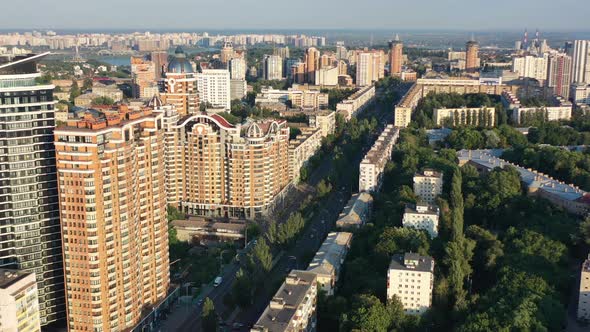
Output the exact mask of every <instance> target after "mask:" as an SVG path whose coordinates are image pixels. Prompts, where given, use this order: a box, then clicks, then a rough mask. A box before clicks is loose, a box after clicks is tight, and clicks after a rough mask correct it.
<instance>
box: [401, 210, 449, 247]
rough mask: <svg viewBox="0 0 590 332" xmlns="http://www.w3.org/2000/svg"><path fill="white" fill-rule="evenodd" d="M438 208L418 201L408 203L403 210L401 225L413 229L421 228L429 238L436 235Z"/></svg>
mask: <svg viewBox="0 0 590 332" xmlns="http://www.w3.org/2000/svg"><path fill="white" fill-rule="evenodd" d="M439 215H440V212H439V209H438V207H436V206H434V205H429V204H424V203H418V204H415V205H411V204H408V205H406V209H405V210H404V216H403V219H402V225H403V226H404V227H410V228H415V229H423V230H425V231H427V232H428V234H430V237H431V238H435V237H437V236H438V219H439Z"/></svg>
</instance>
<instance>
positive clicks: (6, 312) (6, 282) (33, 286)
mask: <svg viewBox="0 0 590 332" xmlns="http://www.w3.org/2000/svg"><path fill="white" fill-rule="evenodd" d="M40 322H41V320H40V318H39V299H38V291H37V280H36V279H35V273H25V272H23V271H19V270H8V269H0V331H2V332H35V331H41V323H40Z"/></svg>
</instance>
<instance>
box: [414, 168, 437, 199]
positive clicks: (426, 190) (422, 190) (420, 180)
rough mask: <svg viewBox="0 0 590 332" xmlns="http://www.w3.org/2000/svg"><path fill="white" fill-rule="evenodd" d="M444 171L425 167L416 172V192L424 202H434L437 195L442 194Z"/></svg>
mask: <svg viewBox="0 0 590 332" xmlns="http://www.w3.org/2000/svg"><path fill="white" fill-rule="evenodd" d="M442 188H443V173H442V172H438V171H435V170H432V169H425V170H423V171H422V172H418V173H416V174H414V194H416V196H418V197H419V198H420V199H422V201H423V202H425V203H428V204H434V202H435V201H436V197H438V196H439V195H441V194H442Z"/></svg>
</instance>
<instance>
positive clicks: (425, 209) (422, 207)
mask: <svg viewBox="0 0 590 332" xmlns="http://www.w3.org/2000/svg"><path fill="white" fill-rule="evenodd" d="M404 213H418V214H426V215H438V214H439V209H438V207H437V206H435V205H431V204H423V203H418V204H406V208H405V209H404Z"/></svg>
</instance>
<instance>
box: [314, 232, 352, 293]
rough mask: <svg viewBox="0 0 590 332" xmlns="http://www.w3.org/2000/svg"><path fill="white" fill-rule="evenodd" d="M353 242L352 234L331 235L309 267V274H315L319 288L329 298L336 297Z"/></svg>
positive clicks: (337, 233)
mask: <svg viewBox="0 0 590 332" xmlns="http://www.w3.org/2000/svg"><path fill="white" fill-rule="evenodd" d="M351 242H352V233H348V232H331V233H329V234H328V236H327V237H326V240H325V241H324V242H323V243H322V246H321V247H320V249H319V250H318V251H317V252H316V254H315V256H314V257H313V260H312V261H311V263H309V266H308V267H307V271H308V272H312V273H315V275H316V276H317V282H318V286H319V287H321V289H323V290H324V291H325V292H326V294H327V295H329V296H330V295H334V289H335V287H336V283H337V282H338V278H339V276H340V270H341V268H342V264H344V260H345V259H346V254H348V250H349V249H350V244H351Z"/></svg>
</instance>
